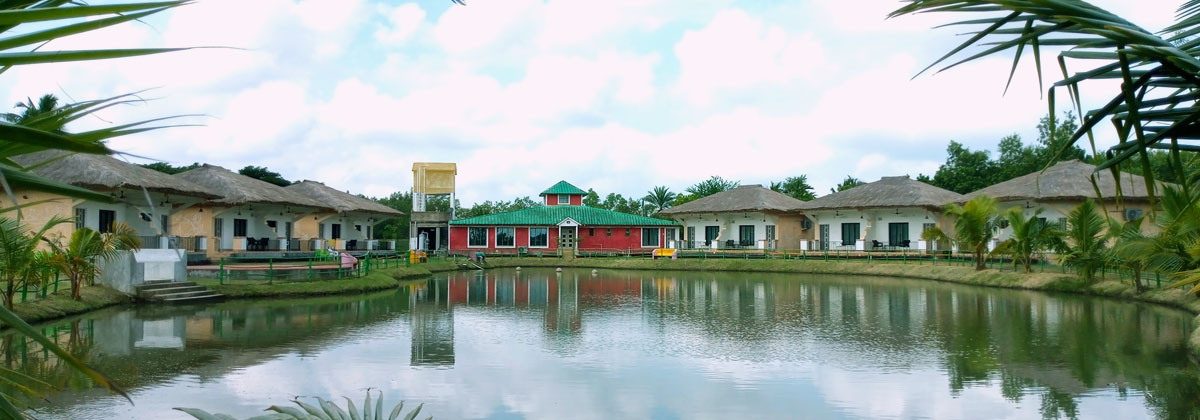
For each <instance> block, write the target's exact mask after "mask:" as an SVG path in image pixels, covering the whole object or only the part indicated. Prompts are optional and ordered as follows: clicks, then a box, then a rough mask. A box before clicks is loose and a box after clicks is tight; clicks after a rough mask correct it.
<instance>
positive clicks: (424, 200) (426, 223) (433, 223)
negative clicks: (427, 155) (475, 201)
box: [408, 162, 458, 251]
mask: <svg viewBox="0 0 1200 420" xmlns="http://www.w3.org/2000/svg"><path fill="white" fill-rule="evenodd" d="M412 170H413V208H412V222H411V223H410V225H409V230H408V232H409V239H408V246H409V249H422V250H425V251H444V250H448V249H450V220H453V219H454V186H455V183H454V177H455V176H457V175H458V165H456V164H453V163H435V162H416V163H413V169H412Z"/></svg>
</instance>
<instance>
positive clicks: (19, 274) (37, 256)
mask: <svg viewBox="0 0 1200 420" xmlns="http://www.w3.org/2000/svg"><path fill="white" fill-rule="evenodd" d="M68 221H70V219H66V218H61V217H54V218H51V219H50V220H49V221H47V222H46V224H44V225H42V227H41V228H40V229H38V230H37V231H30V229H28V228H26V227H25V225H24V224H22V223H21V222H19V221H17V220H13V219H9V218H7V217H0V281H4V282H5V286H4V289H2V290H0V293H2V294H3V297H4V307H5V308H8V309H12V307H13V296H15V295H16V293H17V291H18V290H21V289H23V288H25V287H29V286H30V285H31V284H34V283H38V284H40V283H41V282H42V280H43V279H44V278H45V273H46V271H47V268H49V260H48V259H47V258H46V255H45V253H42V252H39V251H38V244H40V243H41V242H42V238H43V237H45V235H46V232H47V231H49V230H50V228H53V227H54V226H57V225H60V224H63V223H66V222H68Z"/></svg>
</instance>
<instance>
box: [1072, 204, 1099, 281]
mask: <svg viewBox="0 0 1200 420" xmlns="http://www.w3.org/2000/svg"><path fill="white" fill-rule="evenodd" d="M1104 228H1105V219H1104V218H1103V217H1101V216H1100V213H1099V212H1097V211H1096V202H1095V201H1092V200H1084V202H1083V203H1081V204H1079V205H1078V206H1075V208H1074V209H1071V211H1070V212H1068V213H1067V234H1066V238H1067V240H1068V241H1070V244H1071V246H1070V248H1069V249H1068V250H1067V252H1066V253H1064V254H1063V256H1062V263H1063V265H1066V266H1068V267H1072V268H1074V269H1076V270H1078V271H1079V276H1080V277H1081V278H1082V279H1083V281H1084V283H1088V284H1091V283H1092V282H1093V281H1094V280H1095V277H1096V271H1097V270H1099V269H1101V268H1102V267H1104V264H1105V262H1106V261H1107V259H1106V258H1105V257H1106V256H1107V254H1108V250H1107V245H1108V238H1105V236H1104Z"/></svg>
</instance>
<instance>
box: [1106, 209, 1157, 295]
mask: <svg viewBox="0 0 1200 420" xmlns="http://www.w3.org/2000/svg"><path fill="white" fill-rule="evenodd" d="M1142 222H1143V218H1141V217H1139V218H1136V219H1133V220H1126V221H1124V222H1122V221H1119V220H1117V219H1114V218H1111V217H1110V218H1108V239H1112V240H1114V242H1113V246H1112V248H1110V249H1109V250H1108V256H1107V257H1106V259H1107V260H1108V263H1110V264H1112V265H1115V266H1117V267H1120V268H1123V269H1126V270H1129V272H1131V273H1133V285H1134V287H1135V288H1137V291H1138V293H1141V292H1143V291H1145V290H1146V286H1145V285H1144V284H1142V272H1143V271H1145V269H1146V261H1145V259H1143V258H1142V257H1143V255H1141V254H1139V253H1137V252H1136V251H1135V250H1136V249H1137V247H1136V246H1131V245H1133V244H1136V243H1140V242H1143V241H1146V240H1148V239H1149V238H1148V237H1147V236H1146V235H1145V234H1144V233H1142Z"/></svg>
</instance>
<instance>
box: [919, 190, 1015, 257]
mask: <svg viewBox="0 0 1200 420" xmlns="http://www.w3.org/2000/svg"><path fill="white" fill-rule="evenodd" d="M996 209H997V204H996V199H994V198H992V197H988V196H986V195H980V196H977V197H975V198H972V199H971V201H968V202H967V203H966V204H964V205H961V206H960V205H958V204H954V203H951V204H948V205H946V210H945V213H946V215H947V216H952V217H954V238H953V239H954V242H955V243H957V244H958V248H959V249H964V250H970V252H971V253H972V254H974V255H975V269H976V270H983V269H984V268H987V265H986V261H984V259H983V254H984V253H985V252H987V246H988V243H989V242H991V241H992V238H993V237H995V235H996V227H997V226H999V224H1000V221H999V218H998V217H997V215H996V212H997V210H996ZM935 229H936V228H935ZM925 236H926V234H925V232H922V237H925ZM937 236H939V235H937V234H936V232H931V233H929V237H931V238H933V237H937ZM940 236H947V235H944V234H943V235H940Z"/></svg>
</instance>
